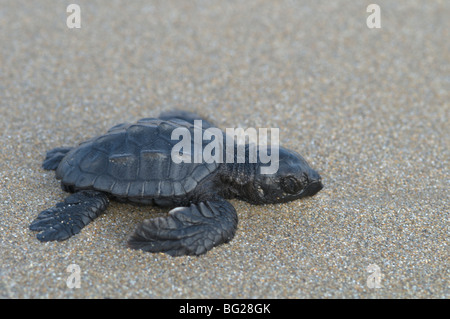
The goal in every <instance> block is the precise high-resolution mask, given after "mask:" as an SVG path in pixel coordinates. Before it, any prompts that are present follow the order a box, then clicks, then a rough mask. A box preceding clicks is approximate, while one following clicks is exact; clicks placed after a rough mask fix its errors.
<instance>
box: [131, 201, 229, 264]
mask: <svg viewBox="0 0 450 319" xmlns="http://www.w3.org/2000/svg"><path fill="white" fill-rule="evenodd" d="M237 223H238V217H237V214H236V210H235V209H234V207H233V205H231V204H230V203H229V202H227V201H225V200H222V199H220V200H214V201H204V202H200V203H198V204H191V205H190V206H189V207H177V208H174V209H172V210H171V211H170V212H169V216H168V217H158V218H154V219H147V220H145V221H144V222H143V223H142V224H140V225H139V226H138V227H137V228H136V230H135V232H134V233H133V234H132V235H131V236H130V238H129V240H128V246H129V247H130V248H134V249H142V250H144V251H149V252H164V253H167V254H169V255H172V256H181V255H201V254H204V253H206V252H207V251H208V250H210V249H211V248H213V247H215V246H218V245H220V244H223V243H226V242H228V241H230V240H231V239H232V238H233V236H234V234H235V232H236V229H237Z"/></svg>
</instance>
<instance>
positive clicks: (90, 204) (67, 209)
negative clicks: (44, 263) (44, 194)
mask: <svg viewBox="0 0 450 319" xmlns="http://www.w3.org/2000/svg"><path fill="white" fill-rule="evenodd" d="M108 204H109V199H108V196H107V195H106V194H104V193H102V192H97V191H80V192H77V193H74V194H72V195H70V196H69V197H67V198H66V199H65V201H64V202H61V203H58V204H56V206H55V207H52V208H50V209H47V210H44V211H43V212H41V213H40V214H39V215H38V217H37V218H36V219H35V220H34V221H33V222H32V223H31V225H30V230H33V231H39V232H40V233H39V234H37V235H36V237H37V239H39V240H40V241H44V242H45V241H52V240H58V241H62V240H66V239H67V238H69V237H71V236H73V235H75V234H77V233H79V232H80V230H81V229H82V228H83V227H84V226H86V225H87V224H89V223H90V222H91V221H92V220H94V219H95V218H97V217H98V216H99V215H100V214H101V213H102V212H103V211H104V210H105V209H106V207H107V206H108Z"/></svg>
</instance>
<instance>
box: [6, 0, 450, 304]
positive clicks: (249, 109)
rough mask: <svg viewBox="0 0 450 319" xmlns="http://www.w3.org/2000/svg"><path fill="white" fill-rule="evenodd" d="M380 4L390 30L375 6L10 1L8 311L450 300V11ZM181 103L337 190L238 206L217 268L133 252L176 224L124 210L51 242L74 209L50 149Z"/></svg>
mask: <svg viewBox="0 0 450 319" xmlns="http://www.w3.org/2000/svg"><path fill="white" fill-rule="evenodd" d="M70 3H77V4H78V5H79V7H80V10H81V11H80V18H81V28H79V29H78V28H72V29H71V28H68V26H67V23H66V22H67V21H66V20H67V17H68V16H69V15H70V14H71V13H67V12H66V8H67V6H68V5H69V4H70ZM377 4H378V5H379V7H380V9H381V14H380V18H381V28H372V29H371V28H369V27H368V26H367V23H366V22H367V21H366V20H367V18H368V17H369V15H370V14H371V13H367V12H366V9H367V4H366V3H365V2H361V1H345V0H339V1H313V0H310V1H293V0H291V1H287V0H286V1H266V0H249V1H235V0H232V1H200V0H199V1H137V0H136V1H130V2H127V3H126V2H121V1H104V0H102V1H85V0H76V1H75V0H74V1H58V2H55V1H39V2H31V1H0V43H1V46H0V140H1V143H0V147H1V149H0V297H1V298H449V296H450V293H449V292H450V290H449V286H450V284H449V155H450V152H449V146H450V145H449V144H450V141H449V136H450V130H449V126H448V123H449V113H450V112H449V111H450V105H449V103H450V102H449V101H450V90H449V89H450V41H449V39H450V20H449V18H448V17H449V16H450V2H449V1H419V0H417V1H416V0H400V1H388V0H383V1H382V0H379V1H377ZM175 108H176V109H185V110H190V111H194V112H197V113H199V114H201V115H203V116H206V117H208V118H209V119H210V120H211V121H212V122H214V123H215V124H216V125H217V126H218V127H220V128H222V129H224V128H227V127H230V128H234V127H243V128H248V127H255V128H260V127H265V128H279V130H280V142H281V144H282V145H283V146H285V147H288V148H291V149H294V150H296V151H298V152H299V153H301V154H302V155H303V156H304V157H305V158H306V159H307V160H308V162H309V163H310V164H311V166H313V167H314V168H315V169H317V170H318V171H319V172H320V174H321V175H322V177H323V183H324V185H325V187H324V189H323V190H322V191H321V192H320V193H319V194H317V195H316V196H314V197H312V198H308V199H305V200H300V201H295V202H291V203H285V204H278V205H265V206H253V205H250V204H248V203H245V202H242V201H238V200H233V201H232V203H233V205H234V206H235V207H236V210H237V212H238V215H239V228H238V231H237V233H236V236H235V238H234V239H233V240H232V241H231V242H230V243H229V244H226V245H222V246H219V247H216V248H215V249H213V250H211V251H210V252H208V253H207V254H206V255H202V256H200V257H178V258H173V257H170V256H167V255H165V254H150V253H145V252H141V251H135V250H132V249H129V248H127V246H126V240H127V237H128V235H129V234H130V233H131V232H132V231H133V230H134V228H135V226H136V225H137V224H138V223H140V222H142V221H143V220H144V219H146V218H151V217H156V216H163V215H164V214H165V213H166V210H163V209H159V208H154V207H141V206H132V205H128V204H124V203H112V204H111V205H110V206H109V208H108V210H107V213H106V214H104V215H102V216H101V217H99V218H98V219H97V220H96V221H95V222H93V223H91V224H89V225H88V226H87V227H86V228H85V229H83V231H82V232H81V233H79V234H77V235H76V236H74V237H72V238H70V239H69V240H67V241H64V242H48V243H41V242H39V241H38V240H37V239H36V234H35V233H34V232H32V231H30V230H29V229H28V226H29V224H30V223H31V222H32V221H33V219H34V218H35V217H36V216H37V214H38V213H39V212H40V211H42V210H44V209H46V208H49V207H52V206H53V205H55V204H56V203H57V202H59V201H61V200H63V199H64V198H65V197H66V196H67V193H64V192H63V191H62V190H61V187H60V185H59V182H58V181H57V180H56V179H55V178H54V172H53V171H45V170H43V169H42V168H41V163H42V160H43V158H44V156H45V153H46V151H47V150H49V149H51V148H54V147H57V146H74V145H77V144H78V143H79V142H81V141H83V140H85V139H87V138H90V137H93V136H96V135H98V134H102V133H104V132H105V131H106V130H107V129H108V128H109V127H111V126H113V125H115V124H118V123H121V122H125V121H130V122H133V121H136V120H138V119H140V118H142V117H152V116H157V115H158V114H159V113H160V112H161V111H167V110H171V109H175ZM70 265H77V266H78V267H79V268H76V269H78V270H79V272H78V275H79V276H78V279H79V283H80V288H71V287H70V286H71V285H70V284H69V285H68V284H67V280H68V278H69V276H71V272H69V271H68V267H69V266H70ZM69 269H70V267H69ZM69 282H72V281H69ZM72 283H73V282H72ZM375 286H376V287H375Z"/></svg>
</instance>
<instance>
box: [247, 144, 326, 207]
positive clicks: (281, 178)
mask: <svg viewBox="0 0 450 319" xmlns="http://www.w3.org/2000/svg"><path fill="white" fill-rule="evenodd" d="M322 188H323V185H322V182H321V177H320V175H319V173H317V172H316V171H315V170H313V169H312V168H311V167H310V166H309V164H308V163H307V162H306V161H305V159H304V158H303V157H302V156H301V155H300V154H298V153H296V152H294V151H291V150H288V149H285V148H283V147H279V152H278V169H277V170H276V171H275V172H272V173H271V174H262V173H260V174H256V176H255V178H254V180H253V194H254V195H253V196H251V197H254V198H252V200H251V201H252V202H254V203H260V204H272V203H283V202H289V201H293V200H296V199H299V198H302V197H306V196H313V195H315V194H316V193H317V192H319V191H320V190H321V189H322Z"/></svg>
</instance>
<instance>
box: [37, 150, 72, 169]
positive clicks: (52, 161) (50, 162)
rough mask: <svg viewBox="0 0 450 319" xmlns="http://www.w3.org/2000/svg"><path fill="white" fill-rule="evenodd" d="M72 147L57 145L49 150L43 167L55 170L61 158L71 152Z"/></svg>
mask: <svg viewBox="0 0 450 319" xmlns="http://www.w3.org/2000/svg"><path fill="white" fill-rule="evenodd" d="M71 149H72V148H71V147H57V148H54V149H52V150H50V151H48V152H47V155H46V156H45V160H44V162H43V163H42V167H43V168H44V169H46V170H55V169H57V168H58V165H59V163H60V162H61V160H62V159H63V158H64V156H66V154H67V153H68V152H70V150H71Z"/></svg>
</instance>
